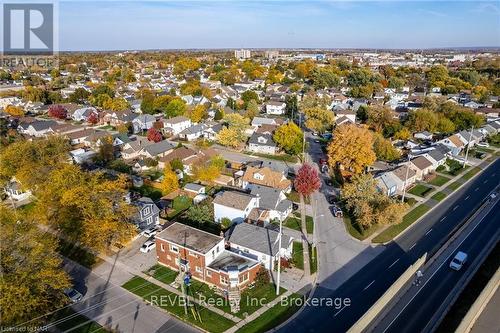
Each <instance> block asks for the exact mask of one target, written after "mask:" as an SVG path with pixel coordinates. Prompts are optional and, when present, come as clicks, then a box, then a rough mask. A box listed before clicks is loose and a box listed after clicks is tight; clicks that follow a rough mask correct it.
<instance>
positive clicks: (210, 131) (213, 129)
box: [203, 123, 224, 141]
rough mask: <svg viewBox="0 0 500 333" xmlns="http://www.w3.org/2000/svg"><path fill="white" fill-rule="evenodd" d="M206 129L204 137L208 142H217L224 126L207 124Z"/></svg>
mask: <svg viewBox="0 0 500 333" xmlns="http://www.w3.org/2000/svg"><path fill="white" fill-rule="evenodd" d="M205 125H206V126H205V129H204V130H203V137H204V138H205V139H207V140H212V141H215V140H217V136H218V135H219V132H220V131H221V130H222V129H223V128H224V127H223V126H222V124H219V123H206V124H205Z"/></svg>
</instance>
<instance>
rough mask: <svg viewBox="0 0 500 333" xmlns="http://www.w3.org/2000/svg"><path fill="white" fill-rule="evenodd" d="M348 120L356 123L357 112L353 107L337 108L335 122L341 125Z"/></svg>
mask: <svg viewBox="0 0 500 333" xmlns="http://www.w3.org/2000/svg"><path fill="white" fill-rule="evenodd" d="M346 122H348V123H351V124H354V123H356V112H355V111H354V110H352V109H345V110H335V123H336V124H337V125H341V124H344V123H346Z"/></svg>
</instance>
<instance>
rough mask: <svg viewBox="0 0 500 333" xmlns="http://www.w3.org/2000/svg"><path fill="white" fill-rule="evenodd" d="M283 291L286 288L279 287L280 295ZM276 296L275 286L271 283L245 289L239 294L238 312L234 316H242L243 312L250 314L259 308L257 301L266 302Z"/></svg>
mask: <svg viewBox="0 0 500 333" xmlns="http://www.w3.org/2000/svg"><path fill="white" fill-rule="evenodd" d="M285 292H286V289H284V288H280V295H282V294H283V293H285ZM276 297H278V295H276V286H275V285H274V284H272V283H268V284H266V285H263V286H260V287H257V286H256V287H254V288H253V289H245V290H244V291H243V292H242V294H241V301H240V312H238V313H237V314H236V316H238V317H240V318H243V317H244V314H245V313H246V314H247V315H250V314H252V313H254V312H255V311H257V310H258V309H260V308H261V306H260V305H259V304H258V302H257V301H259V300H262V303H261V304H267V303H269V302H272V301H273V300H274V299H275V298H276ZM252 300H253V301H252ZM259 318H260V317H259Z"/></svg>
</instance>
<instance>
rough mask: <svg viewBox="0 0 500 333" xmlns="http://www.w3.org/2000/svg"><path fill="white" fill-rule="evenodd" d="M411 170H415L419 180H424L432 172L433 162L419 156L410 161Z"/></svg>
mask: <svg viewBox="0 0 500 333" xmlns="http://www.w3.org/2000/svg"><path fill="white" fill-rule="evenodd" d="M410 168H412V169H413V170H415V172H416V173H417V174H416V178H417V180H422V179H423V178H424V177H425V176H426V175H428V174H429V173H430V172H431V171H432V170H433V168H432V162H431V161H429V160H428V159H427V158H425V157H424V156H419V157H417V158H414V159H412V160H411V161H410Z"/></svg>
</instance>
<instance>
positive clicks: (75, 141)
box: [64, 128, 96, 146]
mask: <svg viewBox="0 0 500 333" xmlns="http://www.w3.org/2000/svg"><path fill="white" fill-rule="evenodd" d="M95 132H96V130H95V129H92V128H86V129H83V130H80V131H76V132H71V133H68V134H65V135H64V136H65V137H66V138H68V139H69V142H70V144H71V145H73V146H74V145H79V144H84V143H85V140H86V139H87V138H88V137H89V136H90V135H92V134H93V133H95Z"/></svg>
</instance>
